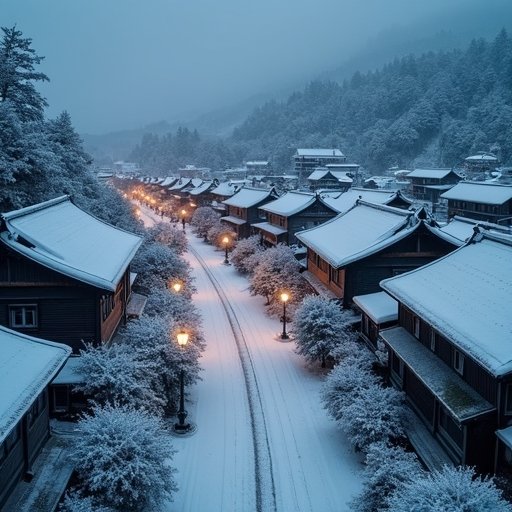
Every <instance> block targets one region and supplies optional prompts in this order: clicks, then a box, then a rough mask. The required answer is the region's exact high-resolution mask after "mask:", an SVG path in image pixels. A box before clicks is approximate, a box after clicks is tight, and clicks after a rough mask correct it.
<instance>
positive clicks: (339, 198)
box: [322, 187, 412, 213]
mask: <svg viewBox="0 0 512 512" xmlns="http://www.w3.org/2000/svg"><path fill="white" fill-rule="evenodd" d="M398 195H401V194H400V193H399V192H394V191H391V190H372V189H368V188H355V187H354V188H351V189H350V190H347V191H346V192H343V193H341V194H340V193H339V192H336V193H335V194H332V193H328V192H327V193H324V194H322V199H323V200H324V202H325V203H326V204H328V205H329V206H330V207H331V208H333V209H334V210H336V211H337V212H340V213H344V212H346V211H348V210H350V208H352V207H353V206H354V205H355V204H356V201H357V200H358V199H362V200H363V201H366V202H368V203H374V204H388V203H390V202H391V201H393V199H395V198H396V197H397V196H398ZM401 197H402V199H404V200H405V201H409V200H408V199H406V198H404V196H403V195H401ZM409 202H410V203H412V201H409Z"/></svg>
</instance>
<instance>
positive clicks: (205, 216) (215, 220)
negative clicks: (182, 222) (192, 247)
mask: <svg viewBox="0 0 512 512" xmlns="http://www.w3.org/2000/svg"><path fill="white" fill-rule="evenodd" d="M219 219H220V215H219V214H218V213H217V212H216V211H215V210H214V209H213V208H210V207H209V206H200V207H199V208H197V210H196V211H195V212H194V214H193V215H192V217H191V219H190V224H191V225H192V226H193V227H194V228H195V229H196V231H197V234H198V235H199V236H203V237H205V238H206V237H207V236H208V231H209V230H210V229H211V228H212V227H213V226H216V225H217V224H219V223H220V221H219Z"/></svg>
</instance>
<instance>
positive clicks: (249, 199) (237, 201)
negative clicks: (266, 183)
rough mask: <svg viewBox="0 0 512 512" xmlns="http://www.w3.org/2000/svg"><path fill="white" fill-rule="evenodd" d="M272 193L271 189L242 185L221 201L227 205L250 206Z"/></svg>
mask: <svg viewBox="0 0 512 512" xmlns="http://www.w3.org/2000/svg"><path fill="white" fill-rule="evenodd" d="M273 194H274V190H273V189H262V188H251V187H242V188H241V189H240V190H239V191H238V192H237V193H236V194H234V195H233V196H231V197H230V198H229V199H226V200H225V201H222V202H223V203H224V204H227V205H229V206H238V207H239V208H250V207H251V206H255V205H257V204H258V203H260V202H261V201H264V200H265V199H267V198H272V195H273Z"/></svg>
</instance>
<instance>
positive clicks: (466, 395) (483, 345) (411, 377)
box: [380, 229, 512, 472]
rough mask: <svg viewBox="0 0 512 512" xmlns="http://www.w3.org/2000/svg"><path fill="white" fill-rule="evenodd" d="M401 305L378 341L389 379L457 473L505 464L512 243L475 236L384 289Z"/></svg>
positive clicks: (511, 395)
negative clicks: (383, 350) (459, 469)
mask: <svg viewBox="0 0 512 512" xmlns="http://www.w3.org/2000/svg"><path fill="white" fill-rule="evenodd" d="M381 286H382V288H383V289H384V290H385V291H386V292H388V293H389V294H390V295H391V296H392V297H393V298H394V299H396V300H397V301H398V302H399V315H398V322H399V325H398V326H397V327H393V328H391V329H385V330H383V331H381V333H380V336H381V339H382V340H383V341H384V343H385V344H386V345H387V347H388V350H389V374H390V378H391V381H392V382H393V384H394V385H395V386H396V387H398V388H399V389H402V390H403V391H404V392H405V393H406V395H407V397H408V399H409V402H410V404H411V406H412V408H413V410H414V411H415V412H416V414H417V416H418V417H419V418H421V419H422V420H423V422H424V423H425V425H426V426H427V428H428V429H429V431H430V433H431V434H432V436H434V438H435V439H436V440H438V441H439V443H440V444H441V445H442V447H443V449H444V451H445V452H446V453H447V454H448V455H449V457H450V458H451V460H452V461H453V462H454V463H455V464H467V465H471V466H473V465H474V466H476V467H477V468H478V469H479V470H480V471H482V472H490V471H493V470H495V469H497V470H504V469H505V470H508V471H510V469H511V467H512V466H511V464H512V439H511V436H510V433H511V432H512V427H511V426H510V425H511V424H512V315H511V314H510V297H511V296H512V242H511V241H510V240H509V239H506V238H504V237H501V236H499V235H492V234H489V233H488V232H480V231H479V230H478V229H477V230H476V233H475V234H474V236H473V237H472V238H471V240H470V241H469V242H468V243H467V244H465V245H464V246H462V247H461V248H459V249H458V250H456V251H454V252H452V253H451V254H448V255H446V256H445V257H444V258H441V259H439V260H437V261H434V262H432V263H430V264H429V265H426V266H424V267H422V268H418V269H416V270H414V271H412V272H409V273H407V274H403V275H401V276H398V277H395V278H391V279H387V280H384V281H382V283H381Z"/></svg>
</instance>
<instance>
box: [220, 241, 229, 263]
mask: <svg viewBox="0 0 512 512" xmlns="http://www.w3.org/2000/svg"><path fill="white" fill-rule="evenodd" d="M222 243H223V244H224V250H225V253H224V254H225V256H224V265H229V260H228V244H229V238H228V237H227V236H225V237H224V238H223V239H222Z"/></svg>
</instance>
